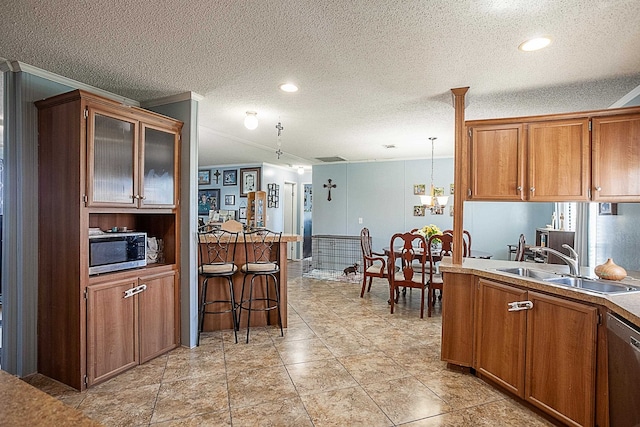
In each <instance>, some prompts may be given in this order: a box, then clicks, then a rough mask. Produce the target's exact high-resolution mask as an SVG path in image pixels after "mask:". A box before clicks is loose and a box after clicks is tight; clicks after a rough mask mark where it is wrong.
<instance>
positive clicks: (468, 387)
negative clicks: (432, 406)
mask: <svg viewBox="0 0 640 427" xmlns="http://www.w3.org/2000/svg"><path fill="white" fill-rule="evenodd" d="M416 378H418V380H420V381H421V382H422V383H423V384H424V385H426V386H427V387H429V389H430V390H431V391H433V392H434V393H435V394H437V395H438V396H439V397H440V398H442V400H444V401H445V402H447V403H448V404H449V405H450V406H451V407H452V408H453V409H463V408H469V407H471V406H476V405H481V404H483V403H488V402H493V401H496V400H501V399H503V395H502V394H500V393H498V392H497V391H495V390H494V389H493V388H492V387H491V386H489V385H488V384H486V383H484V382H483V381H481V380H480V379H478V378H476V377H475V376H473V375H471V374H463V373H461V372H455V371H450V370H447V369H444V370H441V371H439V372H436V373H424V374H420V375H416Z"/></svg>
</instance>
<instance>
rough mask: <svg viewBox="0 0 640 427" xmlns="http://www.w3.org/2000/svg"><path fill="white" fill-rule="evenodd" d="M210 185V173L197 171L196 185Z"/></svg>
mask: <svg viewBox="0 0 640 427" xmlns="http://www.w3.org/2000/svg"><path fill="white" fill-rule="evenodd" d="M209 184H211V171H198V185H209Z"/></svg>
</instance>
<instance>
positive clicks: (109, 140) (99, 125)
mask: <svg viewBox="0 0 640 427" xmlns="http://www.w3.org/2000/svg"><path fill="white" fill-rule="evenodd" d="M137 128H138V122H137V121H136V120H132V119H128V118H126V117H123V116H118V115H117V114H111V113H106V112H103V111H96V110H93V109H92V108H91V107H89V108H88V117H87V150H88V152H87V159H88V167H87V192H88V194H87V206H122V207H127V206H128V207H135V206H137V203H138V200H137V198H136V195H138V188H137V183H136V178H135V177H136V175H137V168H138V162H137V161H136V159H137V158H138V152H137V146H138V143H137V142H138V141H137V140H138V132H137Z"/></svg>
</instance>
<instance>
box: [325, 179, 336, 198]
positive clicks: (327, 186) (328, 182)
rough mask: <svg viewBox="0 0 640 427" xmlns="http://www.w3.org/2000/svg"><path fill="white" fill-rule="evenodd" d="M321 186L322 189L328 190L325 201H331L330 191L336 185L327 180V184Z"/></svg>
mask: <svg viewBox="0 0 640 427" xmlns="http://www.w3.org/2000/svg"><path fill="white" fill-rule="evenodd" d="M322 186H323V187H324V188H328V189H329V194H328V195H327V200H328V201H331V189H332V188H336V185H335V184H332V183H331V179H328V180H327V184H323V185H322Z"/></svg>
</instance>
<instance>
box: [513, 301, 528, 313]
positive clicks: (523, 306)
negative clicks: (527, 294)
mask: <svg viewBox="0 0 640 427" xmlns="http://www.w3.org/2000/svg"><path fill="white" fill-rule="evenodd" d="M507 305H508V306H509V311H522V310H531V309H532V308H533V302H531V301H515V302H510V303H508V304H507Z"/></svg>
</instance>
